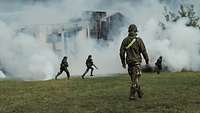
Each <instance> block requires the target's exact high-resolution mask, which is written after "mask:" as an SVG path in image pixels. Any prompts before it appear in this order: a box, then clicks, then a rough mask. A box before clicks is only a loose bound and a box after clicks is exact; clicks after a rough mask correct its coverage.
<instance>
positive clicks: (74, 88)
mask: <svg viewBox="0 0 200 113" xmlns="http://www.w3.org/2000/svg"><path fill="white" fill-rule="evenodd" d="M129 83H130V81H129V76H128V75H113V76H109V77H97V78H91V77H88V78H86V79H84V80H82V79H80V78H79V77H74V78H71V79H70V80H66V79H61V80H57V81H55V80H49V81H32V82H24V81H14V80H1V81H0V113H200V73H198V72H182V73H162V74H161V75H156V74H152V73H144V74H143V76H142V78H141V84H142V86H143V90H144V93H145V95H144V98H143V99H137V100H136V101H129V100H128V95H129Z"/></svg>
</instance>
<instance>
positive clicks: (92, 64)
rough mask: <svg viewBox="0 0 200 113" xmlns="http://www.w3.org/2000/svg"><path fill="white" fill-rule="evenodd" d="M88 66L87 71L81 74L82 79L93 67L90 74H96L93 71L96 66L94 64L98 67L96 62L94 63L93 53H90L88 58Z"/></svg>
mask: <svg viewBox="0 0 200 113" xmlns="http://www.w3.org/2000/svg"><path fill="white" fill-rule="evenodd" d="M86 66H87V69H86V71H85V73H84V74H83V75H82V76H81V77H82V79H84V76H85V75H86V74H87V72H88V71H89V70H90V69H91V73H90V76H94V75H93V71H94V68H93V67H92V66H94V67H95V68H96V69H98V68H97V67H96V66H95V65H94V63H93V60H92V55H89V56H88V58H87V60H86Z"/></svg>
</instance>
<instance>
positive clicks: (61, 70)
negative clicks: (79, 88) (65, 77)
mask: <svg viewBox="0 0 200 113" xmlns="http://www.w3.org/2000/svg"><path fill="white" fill-rule="evenodd" d="M62 72H63V69H62V68H60V71H59V72H58V73H57V75H56V77H55V80H57V78H58V76H59V75H60V74H61V73H62Z"/></svg>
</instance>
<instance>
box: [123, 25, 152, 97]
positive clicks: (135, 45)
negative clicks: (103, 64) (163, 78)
mask: <svg viewBox="0 0 200 113" xmlns="http://www.w3.org/2000/svg"><path fill="white" fill-rule="evenodd" d="M128 32H129V34H128V36H127V37H126V38H125V39H124V40H123V41H122V44H121V48H120V58H121V62H122V66H123V68H124V69H125V68H126V64H127V65H128V73H129V75H130V77H131V87H130V96H129V99H130V100H135V99H136V97H135V95H136V93H137V94H138V97H139V98H142V96H143V95H144V93H143V92H142V90H141V87H140V85H139V78H140V76H141V67H140V64H141V62H142V57H141V54H142V55H143V57H144V59H145V61H146V64H147V65H148V63H149V58H148V54H147V51H146V48H145V45H144V43H143V41H142V39H141V38H139V37H138V36H137V32H138V30H137V27H136V25H134V24H131V25H130V26H129V28H128Z"/></svg>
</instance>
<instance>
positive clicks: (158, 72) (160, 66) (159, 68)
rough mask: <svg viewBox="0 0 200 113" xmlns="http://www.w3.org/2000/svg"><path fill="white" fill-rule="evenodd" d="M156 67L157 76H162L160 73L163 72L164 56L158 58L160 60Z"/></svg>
mask: <svg viewBox="0 0 200 113" xmlns="http://www.w3.org/2000/svg"><path fill="white" fill-rule="evenodd" d="M155 66H156V72H157V74H160V71H161V70H162V56H160V57H159V58H158V60H157V61H156V63H155Z"/></svg>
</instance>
